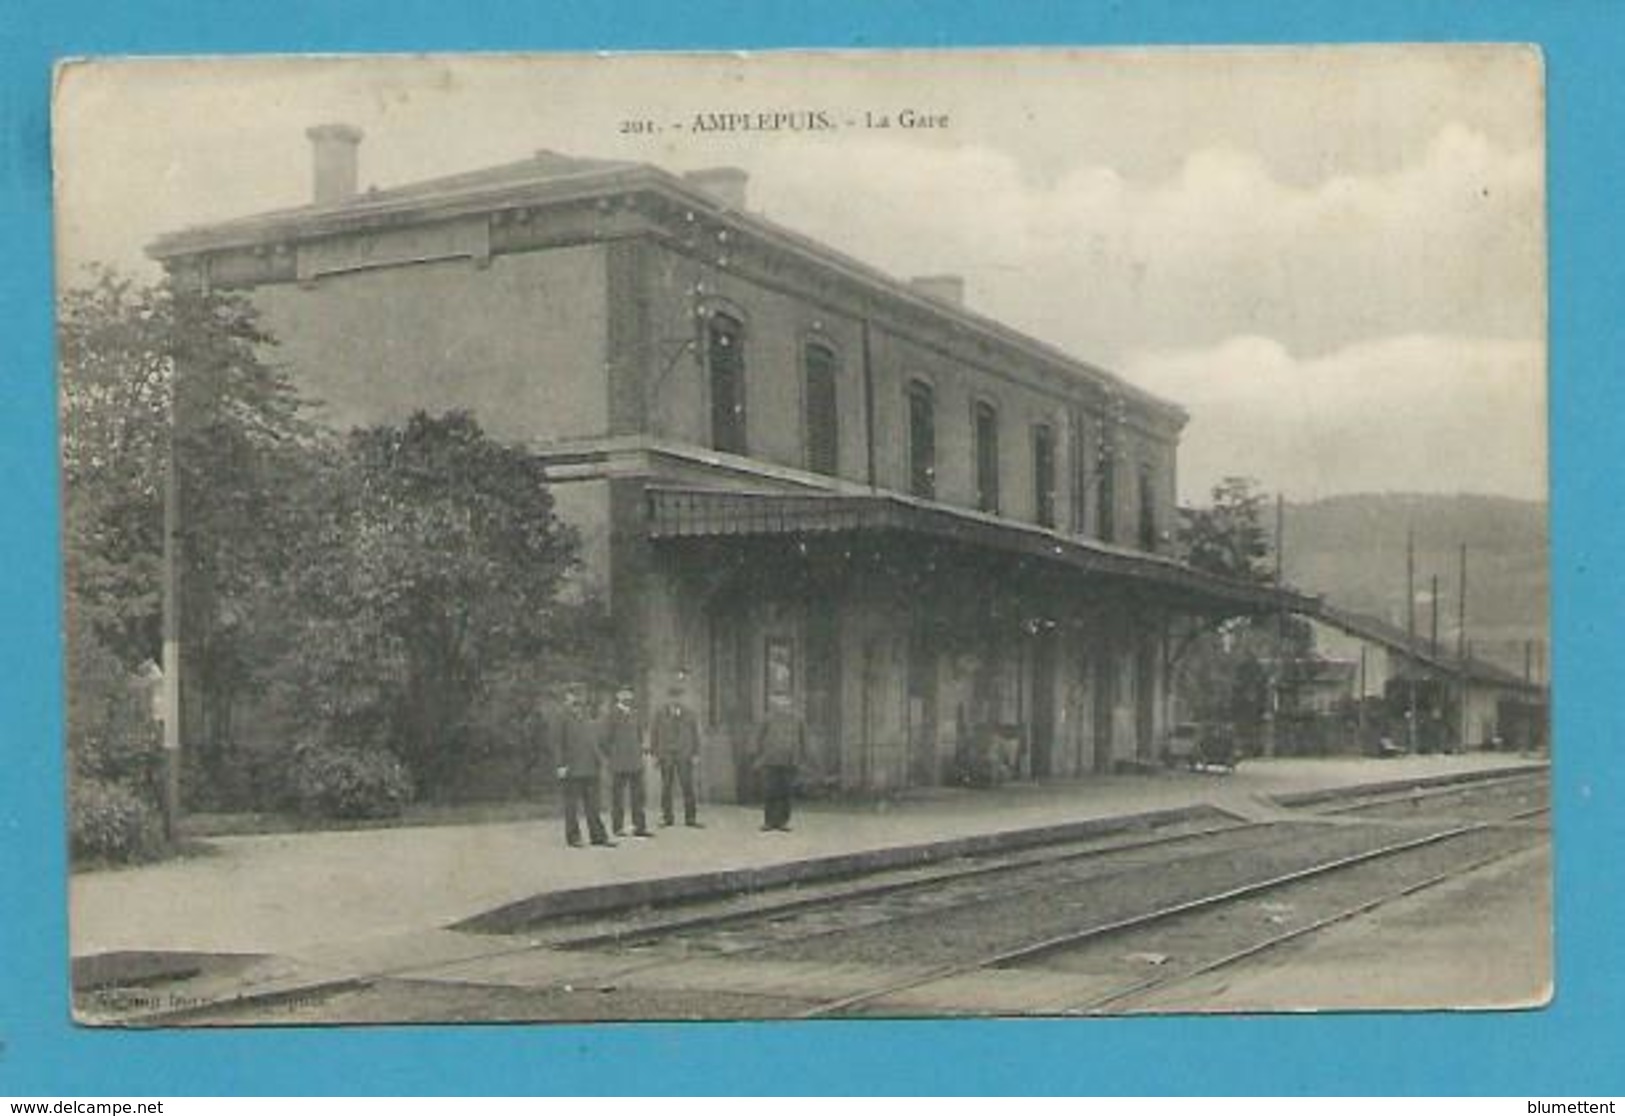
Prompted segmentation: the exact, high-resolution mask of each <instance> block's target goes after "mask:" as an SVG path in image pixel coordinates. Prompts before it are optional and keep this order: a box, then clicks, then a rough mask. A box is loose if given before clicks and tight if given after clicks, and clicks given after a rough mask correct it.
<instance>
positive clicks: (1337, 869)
mask: <svg viewBox="0 0 1625 1116" xmlns="http://www.w3.org/2000/svg"><path fill="white" fill-rule="evenodd" d="M1549 809H1550V808H1549V807H1547V806H1538V807H1532V808H1530V809H1527V810H1523V811H1519V812H1517V813H1515V814H1513V815H1511V816H1508V817H1504V818H1500V819H1496V820H1493V821H1485V822H1475V823H1471V824H1468V825H1463V826H1457V827H1453V828H1451V829H1447V830H1444V831H1441V832H1437V833H1431V834H1428V835H1426V836H1423V837H1413V838H1408V839H1405V840H1401V841H1397V842H1393V843H1390V844H1386V845H1383V846H1380V847H1378V848H1375V849H1370V850H1366V851H1364V852H1360V853H1356V854H1353V855H1350V856H1347V857H1342V858H1339V859H1337V860H1333V861H1328V862H1325V863H1321V864H1317V865H1314V866H1312V867H1309V868H1305V869H1300V870H1296V871H1292V872H1287V873H1282V874H1280V875H1277V876H1272V877H1270V878H1267V879H1263V880H1258V881H1255V882H1252V883H1248V884H1245V885H1243V886H1239V887H1235V888H1230V889H1226V890H1224V891H1220V892H1217V893H1215V894H1212V895H1207V896H1202V897H1200V898H1198V899H1194V900H1189V901H1184V902H1178V903H1173V904H1169V905H1167V906H1163V907H1158V908H1155V909H1153V910H1149V911H1145V912H1143V913H1140V914H1136V915H1133V916H1130V917H1127V918H1123V919H1119V920H1116V921H1112V922H1108V923H1104V924H1101V925H1097V926H1090V927H1087V928H1084V929H1080V930H1077V931H1073V932H1069V933H1064V934H1059V935H1054V936H1050V937H1045V938H1041V939H1038V940H1035V941H1030V942H1026V943H1023V944H1021V945H1017V946H1014V947H1011V948H1006V949H1001V950H998V951H996V952H994V953H991V954H987V955H984V956H981V957H977V958H974V959H970V960H966V961H963V962H959V963H956V964H949V965H944V966H941V967H940V968H937V969H934V970H932V971H931V972H928V973H924V974H915V975H912V976H910V977H908V978H905V979H902V980H898V981H894V982H891V983H888V984H885V985H881V986H877V987H874V988H871V989H867V990H864V991H862V992H859V993H856V994H849V995H846V996H842V997H840V998H837V999H832V1000H829V1001H826V1002H823V1003H820V1004H817V1005H815V1006H814V1007H812V1008H810V1009H808V1010H807V1011H805V1012H803V1013H802V1017H803V1018H816V1017H821V1016H832V1015H840V1014H847V1013H850V1012H852V1011H853V1010H854V1009H857V1008H862V1007H865V1006H868V1005H872V1004H875V1003H877V1002H879V1001H882V1000H885V999H887V998H890V997H895V996H896V995H898V994H899V993H903V992H910V991H914V990H917V989H921V988H924V987H926V986H928V985H931V984H937V983H942V982H945V981H948V980H951V979H955V978H958V977H961V976H964V975H966V974H969V973H974V972H977V971H980V970H988V969H1003V968H1009V967H1013V966H1018V965H1030V964H1032V963H1034V962H1037V961H1040V960H1041V959H1044V958H1048V957H1050V956H1053V955H1055V954H1058V953H1062V952H1064V951H1067V950H1074V949H1077V948H1079V947H1083V946H1086V945H1090V944H1093V943H1098V942H1101V941H1103V940H1105V939H1107V938H1113V937H1121V936H1125V935H1128V934H1130V933H1133V932H1135V931H1140V930H1144V929H1146V928H1148V927H1152V926H1156V925H1158V924H1161V923H1164V922H1168V921H1170V920H1174V919H1178V918H1183V917H1186V916H1190V915H1193V914H1196V913H1198V912H1206V911H1211V910H1214V909H1216V908H1220V907H1223V906H1226V905H1230V904H1235V903H1237V902H1239V901H1241V900H1244V899H1253V898H1258V897H1260V896H1263V895H1267V894H1271V893H1275V892H1278V891H1280V890H1281V889H1283V888H1287V887H1290V886H1293V885H1298V884H1302V883H1304V882H1306V881H1309V880H1315V879H1320V878H1325V877H1329V876H1332V875H1334V874H1337V873H1342V872H1346V871H1348V870H1350V869H1352V868H1355V867H1358V866H1362V865H1367V864H1370V863H1372V862H1375V861H1378V860H1382V859H1385V858H1389V857H1395V856H1400V855H1403V854H1406V853H1410V852H1414V851H1416V850H1420V849H1424V848H1429V847H1432V846H1436V845H1440V844H1442V843H1445V842H1451V841H1457V840H1460V839H1462V838H1464V837H1468V836H1473V835H1477V834H1482V833H1487V832H1496V831H1501V830H1504V828H1505V827H1506V826H1507V824H1508V823H1516V822H1521V821H1524V820H1526V819H1529V818H1533V817H1537V816H1541V815H1544V814H1546V813H1548V812H1549ZM1528 847H1529V846H1528V844H1527V843H1517V844H1516V845H1515V847H1512V848H1508V849H1499V850H1497V851H1495V852H1492V853H1490V854H1488V855H1485V856H1480V857H1475V858H1473V859H1471V860H1470V861H1469V862H1468V863H1466V864H1462V865H1454V866H1452V867H1450V868H1448V869H1445V870H1443V871H1439V872H1435V873H1432V874H1429V875H1426V876H1425V877H1423V878H1422V879H1420V880H1415V881H1411V882H1409V883H1406V884H1405V885H1403V886H1401V887H1398V888H1396V889H1394V890H1391V891H1388V892H1385V893H1383V894H1381V895H1379V896H1377V897H1375V898H1369V899H1364V900H1362V901H1360V902H1358V903H1355V904H1352V905H1349V906H1346V907H1344V908H1342V909H1340V910H1338V911H1336V912H1335V913H1333V914H1330V915H1326V916H1323V917H1320V918H1317V919H1315V920H1314V921H1313V922H1310V923H1308V924H1306V925H1302V926H1298V927H1294V928H1293V929H1291V930H1288V931H1284V932H1281V933H1278V934H1273V935H1270V936H1268V937H1266V938H1265V939H1264V940H1262V941H1258V942H1254V943H1252V944H1249V945H1247V946H1244V947H1242V948H1239V949H1236V950H1234V951H1231V952H1228V953H1225V954H1223V955H1221V956H1219V957H1217V958H1213V959H1211V960H1208V961H1205V962H1202V963H1200V964H1198V965H1196V966H1195V967H1193V968H1190V969H1185V970H1181V971H1179V972H1177V973H1174V974H1170V975H1167V976H1157V977H1152V978H1148V979H1145V980H1141V981H1136V982H1133V983H1131V984H1130V985H1128V986H1127V987H1124V988H1119V989H1114V990H1112V991H1111V992H1108V993H1104V994H1102V995H1100V996H1097V997H1094V998H1092V999H1090V1000H1088V1001H1086V1002H1083V1003H1080V1004H1078V1005H1076V1006H1074V1007H1072V1008H1069V1009H1067V1010H1066V1011H1065V1012H1063V1014H1100V1013H1103V1012H1104V1011H1105V1010H1106V1009H1107V1008H1111V1007H1114V1006H1119V1005H1121V1004H1123V1003H1125V1002H1127V1001H1130V1000H1133V999H1135V998H1138V997H1140V996H1144V995H1146V994H1149V993H1151V992H1154V991H1160V990H1164V989H1167V988H1169V987H1172V986H1174V985H1176V984H1179V983H1184V982H1187V981H1190V980H1193V979H1195V978H1197V977H1199V976H1204V975H1207V974H1209V973H1212V972H1214V971H1217V970H1218V969H1221V968H1225V967H1228V966H1231V965H1235V964H1238V963H1240V962H1242V961H1245V960H1248V959H1250V958H1253V957H1256V956H1258V955H1260V954H1262V953H1264V952H1267V951H1269V950H1271V949H1275V948H1278V947H1280V946H1283V945H1286V944H1287V943H1289V942H1293V941H1297V940H1299V939H1301V938H1304V937H1306V936H1308V935H1310V934H1314V933H1318V932H1321V931H1324V930H1326V929H1328V928H1329V927H1331V926H1334V925H1337V924H1339V923H1342V922H1346V921H1348V920H1349V919H1352V918H1355V917H1358V916H1359V915H1362V914H1367V913H1370V912H1371V911H1373V910H1376V909H1377V908H1378V907H1381V906H1383V905H1386V904H1388V903H1391V902H1394V901H1397V900H1398V899H1401V898H1405V897H1407V896H1410V895H1413V894H1416V893H1418V892H1420V891H1424V890H1427V889H1428V888H1432V887H1436V886H1438V885H1440V884H1442V883H1444V882H1447V881H1449V880H1452V879H1456V878H1459V877H1460V876H1462V875H1464V874H1467V873H1470V872H1474V871H1477V870H1479V869H1481V868H1483V867H1486V866H1488V865H1491V864H1494V863H1496V862H1498V861H1500V860H1503V859H1506V858H1507V857H1510V856H1514V855H1517V854H1518V853H1521V852H1523V851H1525V850H1526V849H1527V848H1528Z"/></svg>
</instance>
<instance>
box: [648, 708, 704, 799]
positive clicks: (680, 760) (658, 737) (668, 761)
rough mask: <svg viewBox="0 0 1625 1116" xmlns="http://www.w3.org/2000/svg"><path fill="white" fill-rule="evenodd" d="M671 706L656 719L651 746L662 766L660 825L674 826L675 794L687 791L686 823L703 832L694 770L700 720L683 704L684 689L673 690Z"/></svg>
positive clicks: (650, 732)
mask: <svg viewBox="0 0 1625 1116" xmlns="http://www.w3.org/2000/svg"><path fill="white" fill-rule="evenodd" d="M667 698H668V700H667V702H666V704H665V705H663V706H661V707H660V710H659V712H657V713H656V714H655V716H654V724H653V725H652V726H651V728H650V730H649V735H650V745H651V746H652V747H653V749H654V754H655V759H656V760H658V761H659V763H660V824H661V825H672V824H673V823H674V821H675V819H674V817H673V814H672V791H673V790H675V789H676V787H677V786H678V785H679V784H680V785H681V786H682V788H683V822H684V824H685V825H688V826H691V827H693V828H695V829H698V828H700V820H699V807H698V806H697V804H696V802H695V797H694V768H695V766H696V765H697V764H698V763H699V760H700V719H699V718H698V717H696V716H695V715H694V711H693V710H692V709H690V708H689V707H688V706H687V705H685V704H683V688H682V687H681V686H673V687H672V688H671V689H670V691H668V693H667Z"/></svg>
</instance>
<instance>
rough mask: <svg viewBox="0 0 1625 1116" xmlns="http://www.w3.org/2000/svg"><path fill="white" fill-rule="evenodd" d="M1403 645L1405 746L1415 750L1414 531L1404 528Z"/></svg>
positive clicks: (1418, 668)
mask: <svg viewBox="0 0 1625 1116" xmlns="http://www.w3.org/2000/svg"><path fill="white" fill-rule="evenodd" d="M1405 646H1406V649H1407V650H1408V651H1409V652H1410V664H1409V666H1410V670H1409V672H1408V673H1409V675H1410V677H1408V678H1407V679H1406V680H1405V697H1406V703H1405V704H1406V712H1405V737H1406V741H1405V747H1406V750H1407V751H1409V752H1411V753H1413V754H1414V753H1415V752H1416V676H1417V674H1418V673H1419V672H1420V664H1419V663H1418V662H1417V659H1416V532H1415V531H1414V530H1413V529H1412V528H1410V527H1409V526H1407V527H1406V528H1405Z"/></svg>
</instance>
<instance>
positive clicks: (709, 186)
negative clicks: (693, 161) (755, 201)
mask: <svg viewBox="0 0 1625 1116" xmlns="http://www.w3.org/2000/svg"><path fill="white" fill-rule="evenodd" d="M683 179H684V180H685V181H686V182H687V183H688V184H689V185H690V186H694V187H697V188H698V189H701V190H704V191H705V192H706V193H707V194H710V195H711V196H712V197H714V198H716V199H717V200H718V201H720V202H721V203H722V204H723V205H725V206H727V207H728V208H729V209H744V208H745V186H746V184H747V183H748V182H749V181H750V175H749V174H747V173H745V172H744V171H743V170H741V169H740V168H738V167H706V168H705V169H704V170H694V171H688V172H686V173H685V174H684V175H683Z"/></svg>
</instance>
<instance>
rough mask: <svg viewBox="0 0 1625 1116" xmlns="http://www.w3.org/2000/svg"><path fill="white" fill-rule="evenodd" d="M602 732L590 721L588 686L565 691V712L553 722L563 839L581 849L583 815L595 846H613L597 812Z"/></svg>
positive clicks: (573, 846) (573, 684)
mask: <svg viewBox="0 0 1625 1116" xmlns="http://www.w3.org/2000/svg"><path fill="white" fill-rule="evenodd" d="M600 732H601V729H600V728H599V727H598V726H596V725H594V724H593V723H592V720H591V718H590V711H589V710H588V708H587V689H586V687H585V686H583V685H581V684H580V683H572V684H570V685H569V686H568V687H566V688H565V691H564V712H563V714H561V715H560V716H559V718H558V720H557V721H556V722H555V723H554V728H553V740H554V743H555V744H556V745H557V748H558V764H559V770H558V775H559V783H560V785H561V786H562V787H563V789H564V839H565V841H566V842H568V843H569V845H570V846H571V847H572V848H579V847H580V846H581V820H580V815H581V814H585V815H586V816H587V834H588V836H589V837H590V838H591V840H592V843H593V844H595V845H602V846H605V847H609V848H612V847H614V842H613V841H611V840H610V839H609V834H608V833H606V832H604V819H603V817H602V815H600V814H599V812H598V776H599V772H600V771H601V770H602V768H603V761H604V757H603V754H602V753H601V752H600V751H599V750H598V736H599V734H600Z"/></svg>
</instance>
